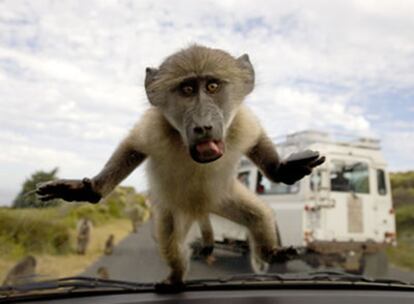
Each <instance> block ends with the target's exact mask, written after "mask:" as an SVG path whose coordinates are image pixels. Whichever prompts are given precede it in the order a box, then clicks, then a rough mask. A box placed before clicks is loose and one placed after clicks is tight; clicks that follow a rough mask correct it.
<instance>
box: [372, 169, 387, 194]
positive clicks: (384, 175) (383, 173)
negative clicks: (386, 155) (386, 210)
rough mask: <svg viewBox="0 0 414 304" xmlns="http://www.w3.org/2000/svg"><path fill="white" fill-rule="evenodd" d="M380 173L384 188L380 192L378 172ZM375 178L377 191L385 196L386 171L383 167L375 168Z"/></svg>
mask: <svg viewBox="0 0 414 304" xmlns="http://www.w3.org/2000/svg"><path fill="white" fill-rule="evenodd" d="M380 172H381V174H382V186H383V189H384V192H383V193H381V191H380V178H379V174H380ZM375 176H376V180H377V193H378V194H379V195H381V196H385V195H387V194H388V187H387V178H386V173H385V170H384V169H376V174H375Z"/></svg>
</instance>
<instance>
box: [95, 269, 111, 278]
mask: <svg viewBox="0 0 414 304" xmlns="http://www.w3.org/2000/svg"><path fill="white" fill-rule="evenodd" d="M96 273H97V274H98V278H100V279H104V280H108V279H109V272H108V269H107V268H106V267H105V266H101V267H99V268H98V270H97V271H96Z"/></svg>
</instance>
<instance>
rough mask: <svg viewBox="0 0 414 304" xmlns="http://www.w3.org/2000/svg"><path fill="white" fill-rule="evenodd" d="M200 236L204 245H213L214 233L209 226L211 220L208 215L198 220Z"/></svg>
mask: <svg viewBox="0 0 414 304" xmlns="http://www.w3.org/2000/svg"><path fill="white" fill-rule="evenodd" d="M199 225H200V230H201V236H202V238H203V246H204V247H213V246H214V233H213V227H211V221H210V218H209V216H208V215H206V216H205V217H203V218H202V219H201V220H199Z"/></svg>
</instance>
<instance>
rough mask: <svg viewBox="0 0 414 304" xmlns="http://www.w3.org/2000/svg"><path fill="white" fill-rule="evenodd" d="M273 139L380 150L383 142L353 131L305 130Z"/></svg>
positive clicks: (284, 142)
mask: <svg viewBox="0 0 414 304" xmlns="http://www.w3.org/2000/svg"><path fill="white" fill-rule="evenodd" d="M272 141H273V142H274V143H275V144H277V145H278V146H300V147H302V146H307V145H309V144H313V143H327V144H335V145H341V146H348V147H356V148H364V149H372V150H379V149H380V148H381V144H380V143H381V142H380V140H379V139H377V138H373V137H367V136H358V135H355V134H351V133H341V132H330V133H328V132H323V131H317V130H304V131H300V132H295V133H291V134H288V135H286V136H277V137H273V138H272Z"/></svg>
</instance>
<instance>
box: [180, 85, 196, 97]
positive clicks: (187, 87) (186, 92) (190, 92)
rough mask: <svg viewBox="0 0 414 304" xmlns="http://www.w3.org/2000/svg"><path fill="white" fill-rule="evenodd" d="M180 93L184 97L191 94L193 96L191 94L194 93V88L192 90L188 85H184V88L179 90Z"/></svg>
mask: <svg viewBox="0 0 414 304" xmlns="http://www.w3.org/2000/svg"><path fill="white" fill-rule="evenodd" d="M181 91H182V92H183V93H184V94H185V95H191V94H193V93H194V88H193V87H192V86H190V85H186V86H183V87H182V88H181Z"/></svg>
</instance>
